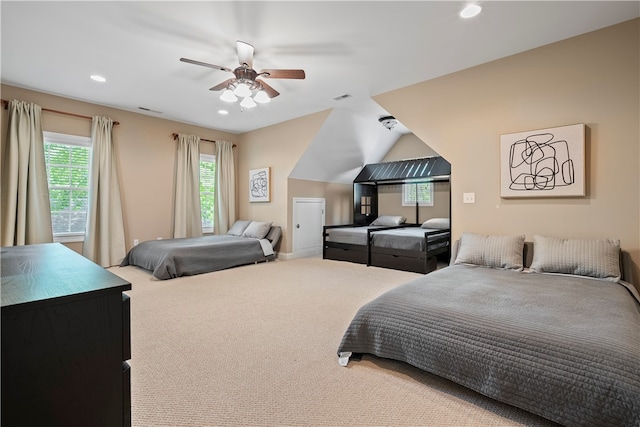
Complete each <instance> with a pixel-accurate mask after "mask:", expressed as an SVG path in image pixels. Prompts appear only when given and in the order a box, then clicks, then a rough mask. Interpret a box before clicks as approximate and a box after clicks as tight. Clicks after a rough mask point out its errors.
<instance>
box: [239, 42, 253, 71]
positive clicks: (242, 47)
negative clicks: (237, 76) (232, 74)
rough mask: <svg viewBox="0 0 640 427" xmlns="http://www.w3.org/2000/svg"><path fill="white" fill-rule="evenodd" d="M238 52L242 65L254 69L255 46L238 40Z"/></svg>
mask: <svg viewBox="0 0 640 427" xmlns="http://www.w3.org/2000/svg"><path fill="white" fill-rule="evenodd" d="M236 50H237V51H238V62H240V65H241V66H242V65H244V64H247V67H249V68H253V46H251V45H250V44H249V43H245V42H243V41H240V40H238V41H236Z"/></svg>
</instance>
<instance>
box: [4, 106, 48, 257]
mask: <svg viewBox="0 0 640 427" xmlns="http://www.w3.org/2000/svg"><path fill="white" fill-rule="evenodd" d="M7 109H8V127H7V137H6V139H5V140H4V141H5V142H4V146H3V147H2V150H3V156H4V159H3V160H4V164H3V165H2V238H1V240H2V246H17V245H29V244H33V243H50V242H53V232H52V230H51V209H50V204H49V184H48V182H47V167H46V164H45V158H44V138H43V135H42V117H41V116H42V108H41V107H40V106H39V105H36V104H32V103H27V102H23V101H17V100H12V101H9V103H8V107H7Z"/></svg>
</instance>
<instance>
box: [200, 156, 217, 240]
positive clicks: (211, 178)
mask: <svg viewBox="0 0 640 427" xmlns="http://www.w3.org/2000/svg"><path fill="white" fill-rule="evenodd" d="M215 190H216V156H213V155H211V154H200V212H201V215H202V232H203V233H213V201H214V196H215Z"/></svg>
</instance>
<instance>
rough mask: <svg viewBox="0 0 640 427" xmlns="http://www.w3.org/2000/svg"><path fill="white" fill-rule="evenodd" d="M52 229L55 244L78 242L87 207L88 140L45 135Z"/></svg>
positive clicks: (80, 238)
mask: <svg viewBox="0 0 640 427" xmlns="http://www.w3.org/2000/svg"><path fill="white" fill-rule="evenodd" d="M44 155H45V163H46V166H47V182H48V183H49V202H50V204H51V225H52V227H53V239H54V241H55V242H81V241H83V240H84V232H85V228H86V224H87V207H88V205H89V161H90V158H91V139H90V138H88V137H82V136H75V135H65V134H60V133H53V132H44Z"/></svg>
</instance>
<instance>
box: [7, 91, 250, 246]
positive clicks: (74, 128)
mask: <svg viewBox="0 0 640 427" xmlns="http://www.w3.org/2000/svg"><path fill="white" fill-rule="evenodd" d="M1 91H2V99H5V100H9V99H19V100H22V101H28V102H34V103H36V104H38V105H40V106H41V107H43V108H48V109H54V110H59V111H65V112H70V113H75V114H81V115H86V116H93V115H102V116H107V117H110V118H112V119H113V120H116V121H118V122H120V124H119V125H118V126H115V127H114V141H115V147H116V154H117V158H118V162H119V170H120V189H121V191H122V199H123V200H122V203H123V210H124V222H125V224H124V226H125V235H126V245H127V249H129V248H130V247H131V246H132V245H133V239H139V240H140V241H141V242H142V241H144V240H153V239H156V238H158V237H162V238H169V237H172V233H173V232H172V216H173V176H174V172H173V171H174V159H175V150H176V146H175V142H174V140H173V137H172V135H171V134H172V133H174V132H175V133H190V134H194V135H198V136H200V137H201V138H206V139H211V140H220V139H225V140H227V141H232V142H236V140H237V138H238V136H237V135H234V134H230V133H226V132H220V131H216V130H212V129H206V128H202V127H198V126H192V125H188V124H184V123H179V122H174V121H170V120H164V119H161V118H156V117H151V116H146V115H143V114H137V113H132V112H128V111H123V110H118V109H114V108H109V107H103V106H100V105H95V104H89V103H86V102H80V101H76V100H72V99H68V98H61V97H58V96H53V95H48V94H45V93H41V92H34V91H29V90H25V89H21V88H17V87H13V86H7V85H2V86H1ZM1 114H2V129H1V130H0V132H1V133H0V135H1V137H2V139H3V140H4V139H5V138H6V134H7V122H6V111H5V110H4V109H2V113H1ZM42 122H43V128H44V130H45V131H51V132H59V133H66V134H71V135H81V136H89V135H90V134H91V120H88V119H83V118H77V117H70V116H66V115H61V114H55V113H48V112H43V114H42ZM200 149H201V151H202V152H203V153H210V154H213V153H214V144H212V143H210V142H205V141H203V142H202V143H201V146H200ZM67 245H68V246H69V247H70V248H71V249H73V250H75V251H77V252H82V244H81V243H69V244H67Z"/></svg>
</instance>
